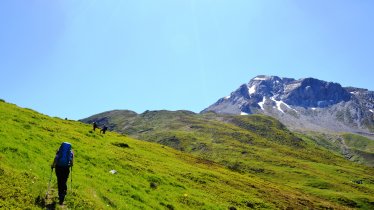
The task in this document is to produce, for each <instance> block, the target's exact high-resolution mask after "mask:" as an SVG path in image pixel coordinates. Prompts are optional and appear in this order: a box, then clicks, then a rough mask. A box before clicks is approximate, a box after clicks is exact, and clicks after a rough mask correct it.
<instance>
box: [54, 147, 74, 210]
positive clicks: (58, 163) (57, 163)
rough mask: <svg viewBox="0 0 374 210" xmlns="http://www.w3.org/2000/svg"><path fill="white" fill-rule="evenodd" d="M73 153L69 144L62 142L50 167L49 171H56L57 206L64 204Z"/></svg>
mask: <svg viewBox="0 0 374 210" xmlns="http://www.w3.org/2000/svg"><path fill="white" fill-rule="evenodd" d="M73 160H74V153H73V151H72V149H71V144H70V143H68V142H63V143H62V144H61V146H60V148H59V149H58V151H57V153H56V157H55V159H54V161H53V164H52V165H51V169H52V170H53V168H55V169H56V176H57V183H58V199H59V204H60V205H62V204H63V203H64V199H65V196H66V191H67V185H66V182H67V181H68V177H69V173H70V168H72V167H73V162H74V161H73Z"/></svg>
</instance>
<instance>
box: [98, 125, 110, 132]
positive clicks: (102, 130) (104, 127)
mask: <svg viewBox="0 0 374 210" xmlns="http://www.w3.org/2000/svg"><path fill="white" fill-rule="evenodd" d="M107 129H108V127H106V126H105V125H104V126H103V128H102V129H101V131H100V133H101V132H102V133H103V134H105V132H106V130H107Z"/></svg>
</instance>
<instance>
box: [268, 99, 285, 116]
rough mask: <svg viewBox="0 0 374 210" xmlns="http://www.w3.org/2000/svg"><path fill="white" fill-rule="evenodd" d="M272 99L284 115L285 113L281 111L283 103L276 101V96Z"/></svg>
mask: <svg viewBox="0 0 374 210" xmlns="http://www.w3.org/2000/svg"><path fill="white" fill-rule="evenodd" d="M270 99H271V100H272V101H274V102H275V104H276V105H277V109H278V110H279V111H280V112H282V113H284V111H283V110H282V109H281V104H282V101H277V100H275V99H274V96H273V97H271V98H270Z"/></svg>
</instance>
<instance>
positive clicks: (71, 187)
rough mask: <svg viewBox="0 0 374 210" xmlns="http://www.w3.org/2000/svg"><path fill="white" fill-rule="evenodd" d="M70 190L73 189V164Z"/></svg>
mask: <svg viewBox="0 0 374 210" xmlns="http://www.w3.org/2000/svg"><path fill="white" fill-rule="evenodd" d="M70 191H73V166H71V176H70Z"/></svg>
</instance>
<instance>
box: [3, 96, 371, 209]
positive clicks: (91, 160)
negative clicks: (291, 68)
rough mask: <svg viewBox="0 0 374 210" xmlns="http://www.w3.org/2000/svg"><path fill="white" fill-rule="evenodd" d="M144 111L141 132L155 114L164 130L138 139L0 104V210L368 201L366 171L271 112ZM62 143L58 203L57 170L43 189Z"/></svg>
mask: <svg viewBox="0 0 374 210" xmlns="http://www.w3.org/2000/svg"><path fill="white" fill-rule="evenodd" d="M126 113H127V114H129V113H130V114H132V115H133V117H134V114H133V113H132V112H126ZM143 115H145V116H146V117H147V118H148V119H149V121H148V125H145V124H143V128H146V127H147V126H148V127H149V125H155V124H154V122H155V121H158V120H160V118H164V121H163V122H167V124H168V125H169V126H165V125H166V124H162V123H159V124H158V125H157V126H158V127H157V130H154V131H150V132H140V133H139V132H137V133H138V134H139V135H138V138H139V139H144V140H147V141H143V140H137V139H135V138H132V137H129V136H127V135H124V134H120V133H116V132H108V133H106V134H101V133H99V132H98V131H93V130H92V126H91V125H88V124H84V123H81V122H77V121H70V120H64V119H60V118H52V117H49V116H46V115H43V114H40V113H37V112H35V111H33V110H30V109H25V108H20V107H18V106H16V105H14V104H9V103H6V102H4V101H2V102H0V120H1V122H2V126H1V128H0V139H1V144H0V160H1V161H0V192H1V194H0V208H1V209H64V208H68V209H354V208H361V209H373V207H374V196H373V195H374V178H373V177H374V169H373V168H372V167H367V166H364V165H361V164H358V163H355V162H351V161H348V160H346V159H345V158H344V157H343V156H342V155H340V154H339V153H337V152H332V150H328V149H326V148H325V147H322V146H319V144H317V143H316V141H314V140H313V139H311V138H308V137H307V136H305V135H302V134H296V133H293V132H291V131H289V130H288V129H287V128H286V127H285V126H284V125H283V124H281V123H280V122H279V121H277V120H276V119H274V118H271V117H267V116H263V115H249V116H230V115H226V116H221V115H217V114H214V113H206V114H194V113H191V112H187V111H178V112H175V113H173V112H167V111H161V112H155V111H152V112H146V113H144V114H143ZM165 120H166V121H165ZM133 122H134V123H138V125H140V124H141V123H144V122H142V121H141V120H138V121H136V120H134V121H133ZM159 122H161V121H159ZM140 127H142V126H139V128H140ZM134 133H135V132H134ZM349 138H350V139H353V138H354V137H349ZM65 141H66V142H70V143H71V144H72V145H73V150H74V153H75V164H74V167H73V171H72V174H71V175H72V177H69V180H68V193H67V196H66V200H65V202H66V206H65V207H61V206H58V205H56V202H57V183H56V178H55V177H54V176H52V177H53V178H52V184H51V189H50V191H49V192H47V186H48V181H49V177H50V174H51V168H50V164H51V162H52V161H53V157H54V155H55V152H56V151H55V150H56V149H57V148H58V146H59V145H60V144H61V142H65ZM148 141H157V142H159V143H163V144H158V143H153V142H148ZM167 145H168V146H167ZM359 146H360V145H355V147H359ZM113 170H115V172H113ZM110 171H112V173H111V172H110ZM359 181H360V182H359ZM46 193H48V194H49V196H48V199H45V196H46Z"/></svg>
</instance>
